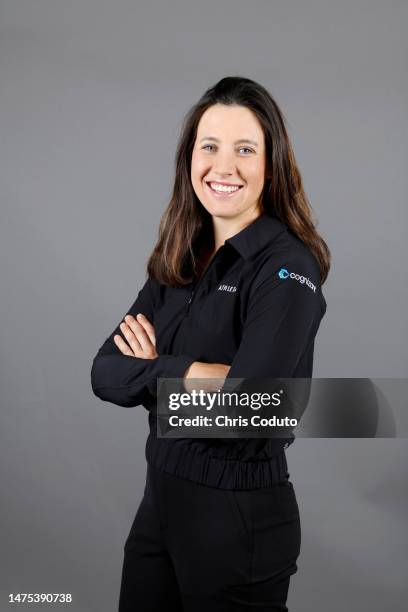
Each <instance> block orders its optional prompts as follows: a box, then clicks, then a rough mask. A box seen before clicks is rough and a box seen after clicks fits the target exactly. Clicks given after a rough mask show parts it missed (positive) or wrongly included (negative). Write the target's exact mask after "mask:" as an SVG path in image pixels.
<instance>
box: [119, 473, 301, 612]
mask: <svg viewBox="0 0 408 612" xmlns="http://www.w3.org/2000/svg"><path fill="white" fill-rule="evenodd" d="M300 539H301V532H300V520H299V509H298V504H297V501H296V496H295V492H294V489H293V486H292V483H291V482H290V481H285V482H284V483H280V484H275V485H273V486H272V487H269V488H264V489H255V490H250V491H249V490H248V491H238V490H234V491H229V490H226V489H216V488H213V487H207V486H203V485H200V484H196V483H194V482H191V481H189V480H185V479H182V478H178V477H177V476H173V475H172V474H167V473H166V472H163V471H161V470H158V469H156V468H153V467H151V466H148V468H147V477H146V486H145V490H144V497H143V499H142V501H141V503H140V506H139V508H138V510H137V513H136V516H135V519H134V521H133V524H132V527H131V530H130V533H129V535H128V537H127V540H126V543H125V546H124V550H125V554H124V562H123V570H122V582H121V588H120V599H119V612H164V611H166V612H209V611H211V612H221V611H222V612H240V611H247V610H249V609H251V610H252V609H253V610H257V612H266V611H268V612H277V611H278V610H279V611H287V607H286V605H285V604H286V599H287V593H288V588H289V580H290V576H291V575H292V574H294V573H295V572H296V571H297V565H296V560H297V558H298V555H299V552H300Z"/></svg>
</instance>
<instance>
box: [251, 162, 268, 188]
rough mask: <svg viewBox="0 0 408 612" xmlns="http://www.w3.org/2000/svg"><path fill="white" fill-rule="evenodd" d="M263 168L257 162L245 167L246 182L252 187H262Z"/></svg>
mask: <svg viewBox="0 0 408 612" xmlns="http://www.w3.org/2000/svg"><path fill="white" fill-rule="evenodd" d="M264 173H265V171H264V168H263V167H261V166H260V165H259V164H254V165H253V166H252V167H249V168H247V180H248V183H249V184H250V185H251V186H252V187H253V188H254V189H257V190H259V189H262V188H263V185H264V176H265V174H264Z"/></svg>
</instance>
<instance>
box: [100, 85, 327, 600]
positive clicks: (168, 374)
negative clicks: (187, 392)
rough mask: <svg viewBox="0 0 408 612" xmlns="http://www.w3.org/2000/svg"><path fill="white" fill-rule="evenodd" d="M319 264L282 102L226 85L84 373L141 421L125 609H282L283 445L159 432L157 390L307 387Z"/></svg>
mask: <svg viewBox="0 0 408 612" xmlns="http://www.w3.org/2000/svg"><path fill="white" fill-rule="evenodd" d="M329 266H330V253H329V250H328V248H327V245H326V243H325V242H324V240H323V239H322V238H321V237H320V236H319V234H318V233H317V231H316V227H315V223H314V221H313V219H312V213H311V208H310V206H309V204H308V201H307V198H306V196H305V193H304V191H303V188H302V182H301V176H300V173H299V170H298V168H297V165H296V162H295V158H294V155H293V151H292V148H291V145H290V142H289V138H288V135H287V132H286V129H285V125H284V119H283V116H282V113H281V111H280V110H279V108H278V106H277V104H276V102H275V101H274V100H273V99H272V98H271V96H270V94H269V93H268V92H267V91H266V90H265V89H264V88H263V87H262V86H261V85H259V84H257V83H256V82H254V81H252V80H250V79H246V78H241V77H226V78H223V79H221V81H219V82H218V83H217V84H216V85H214V86H213V87H211V88H210V89H208V90H207V91H206V92H205V93H204V95H203V96H202V98H201V99H200V100H199V101H198V102H197V104H195V105H194V106H193V108H192V109H191V110H190V111H189V113H188V115H187V117H186V118H185V122H184V125H183V129H182V134H181V138H180V141H179V145H178V150H177V155H176V176H175V183H174V191H173V196H172V199H171V201H170V203H169V205H168V207H167V210H166V211H165V213H164V215H163V218H162V220H161V224H160V229H159V239H158V242H157V244H156V246H155V248H154V250H153V253H152V254H151V256H150V259H149V261H148V265H147V272H148V279H147V281H146V283H145V285H144V286H143V288H142V289H141V291H140V292H139V294H138V297H137V299H136V301H135V302H134V304H133V305H132V306H131V308H130V309H129V310H128V313H127V315H126V316H125V317H124V318H123V320H122V322H121V323H120V325H118V327H116V329H115V330H114V331H113V332H112V334H111V335H110V336H109V338H107V340H106V341H105V342H104V344H103V345H102V347H101V348H100V349H99V351H98V353H97V355H96V357H95V359H94V361H93V366H92V375H91V376H92V387H93V391H94V393H95V394H96V395H97V396H98V397H99V398H101V399H103V400H106V401H110V402H112V403H115V404H118V405H120V406H128V407H130V406H137V405H143V406H144V407H145V408H146V409H147V410H148V411H149V425H150V434H149V437H148V440H147V444H146V459H147V464H148V465H147V477H146V486H145V490H144V497H143V500H142V502H141V504H140V506H139V508H138V511H137V514H136V516H135V519H134V522H133V525H132V527H131V530H130V533H129V535H128V538H127V540H126V543H125V555H124V563H123V571H122V583H121V592H120V601H119V611H120V612H127V611H130V610H132V611H135V610H138V611H140V612H145V611H146V612H147V611H159V610H160V612H161V611H162V610H166V611H178V612H179V611H181V610H184V611H187V612H199V611H204V610H205V612H208V611H209V610H211V611H213V612H216V611H221V610H222V611H234V612H236V611H239V610H248V609H249V608H254V609H255V608H256V610H258V611H259V612H260V611H261V610H262V611H263V610H265V611H266V610H268V611H275V610H276V611H277V610H287V607H286V605H285V604H286V599H287V593H288V587H289V580H290V576H291V575H292V574H293V573H295V572H296V570H297V565H296V560H297V557H298V555H299V552H300V521H299V511H298V505H297V501H296V497H295V493H294V490H293V486H292V483H291V482H290V481H289V474H288V472H287V464H286V458H285V448H286V447H287V446H288V445H289V444H290V443H291V442H292V441H293V439H287V438H286V439H278V438H268V439H245V440H244V439H210V438H207V439H188V438H184V439H166V438H160V437H159V438H158V437H157V429H156V412H155V410H156V403H157V391H156V382H157V378H158V377H161V378H180V379H184V380H185V381H186V382H187V381H188V380H189V379H197V378H216V379H222V380H225V381H228V380H229V379H231V378H232V379H233V378H243V377H245V378H251V377H253V378H259V377H266V378H268V377H270V378H273V377H288V378H292V377H311V376H312V366H313V349H314V339H315V336H316V333H317V330H318V328H319V325H320V321H321V319H322V317H323V315H324V313H325V310H326V303H325V300H324V297H323V295H322V292H321V285H322V283H323V282H324V280H325V279H326V277H327V274H328V271H329ZM120 332H121V333H122V335H121V333H120Z"/></svg>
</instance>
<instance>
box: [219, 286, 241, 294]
mask: <svg viewBox="0 0 408 612" xmlns="http://www.w3.org/2000/svg"><path fill="white" fill-rule="evenodd" d="M218 291H226V292H227V293H235V291H237V287H235V285H220V286H219V287H218Z"/></svg>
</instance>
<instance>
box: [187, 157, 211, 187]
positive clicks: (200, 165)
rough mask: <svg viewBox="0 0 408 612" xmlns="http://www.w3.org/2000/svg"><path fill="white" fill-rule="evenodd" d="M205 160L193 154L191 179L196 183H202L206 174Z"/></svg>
mask: <svg viewBox="0 0 408 612" xmlns="http://www.w3.org/2000/svg"><path fill="white" fill-rule="evenodd" d="M207 165H208V164H206V162H205V160H203V159H202V157H201V156H200V155H199V154H196V153H194V152H193V155H192V156H191V177H192V179H193V180H195V181H201V180H202V177H203V176H204V175H205V172H206V166H207Z"/></svg>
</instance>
